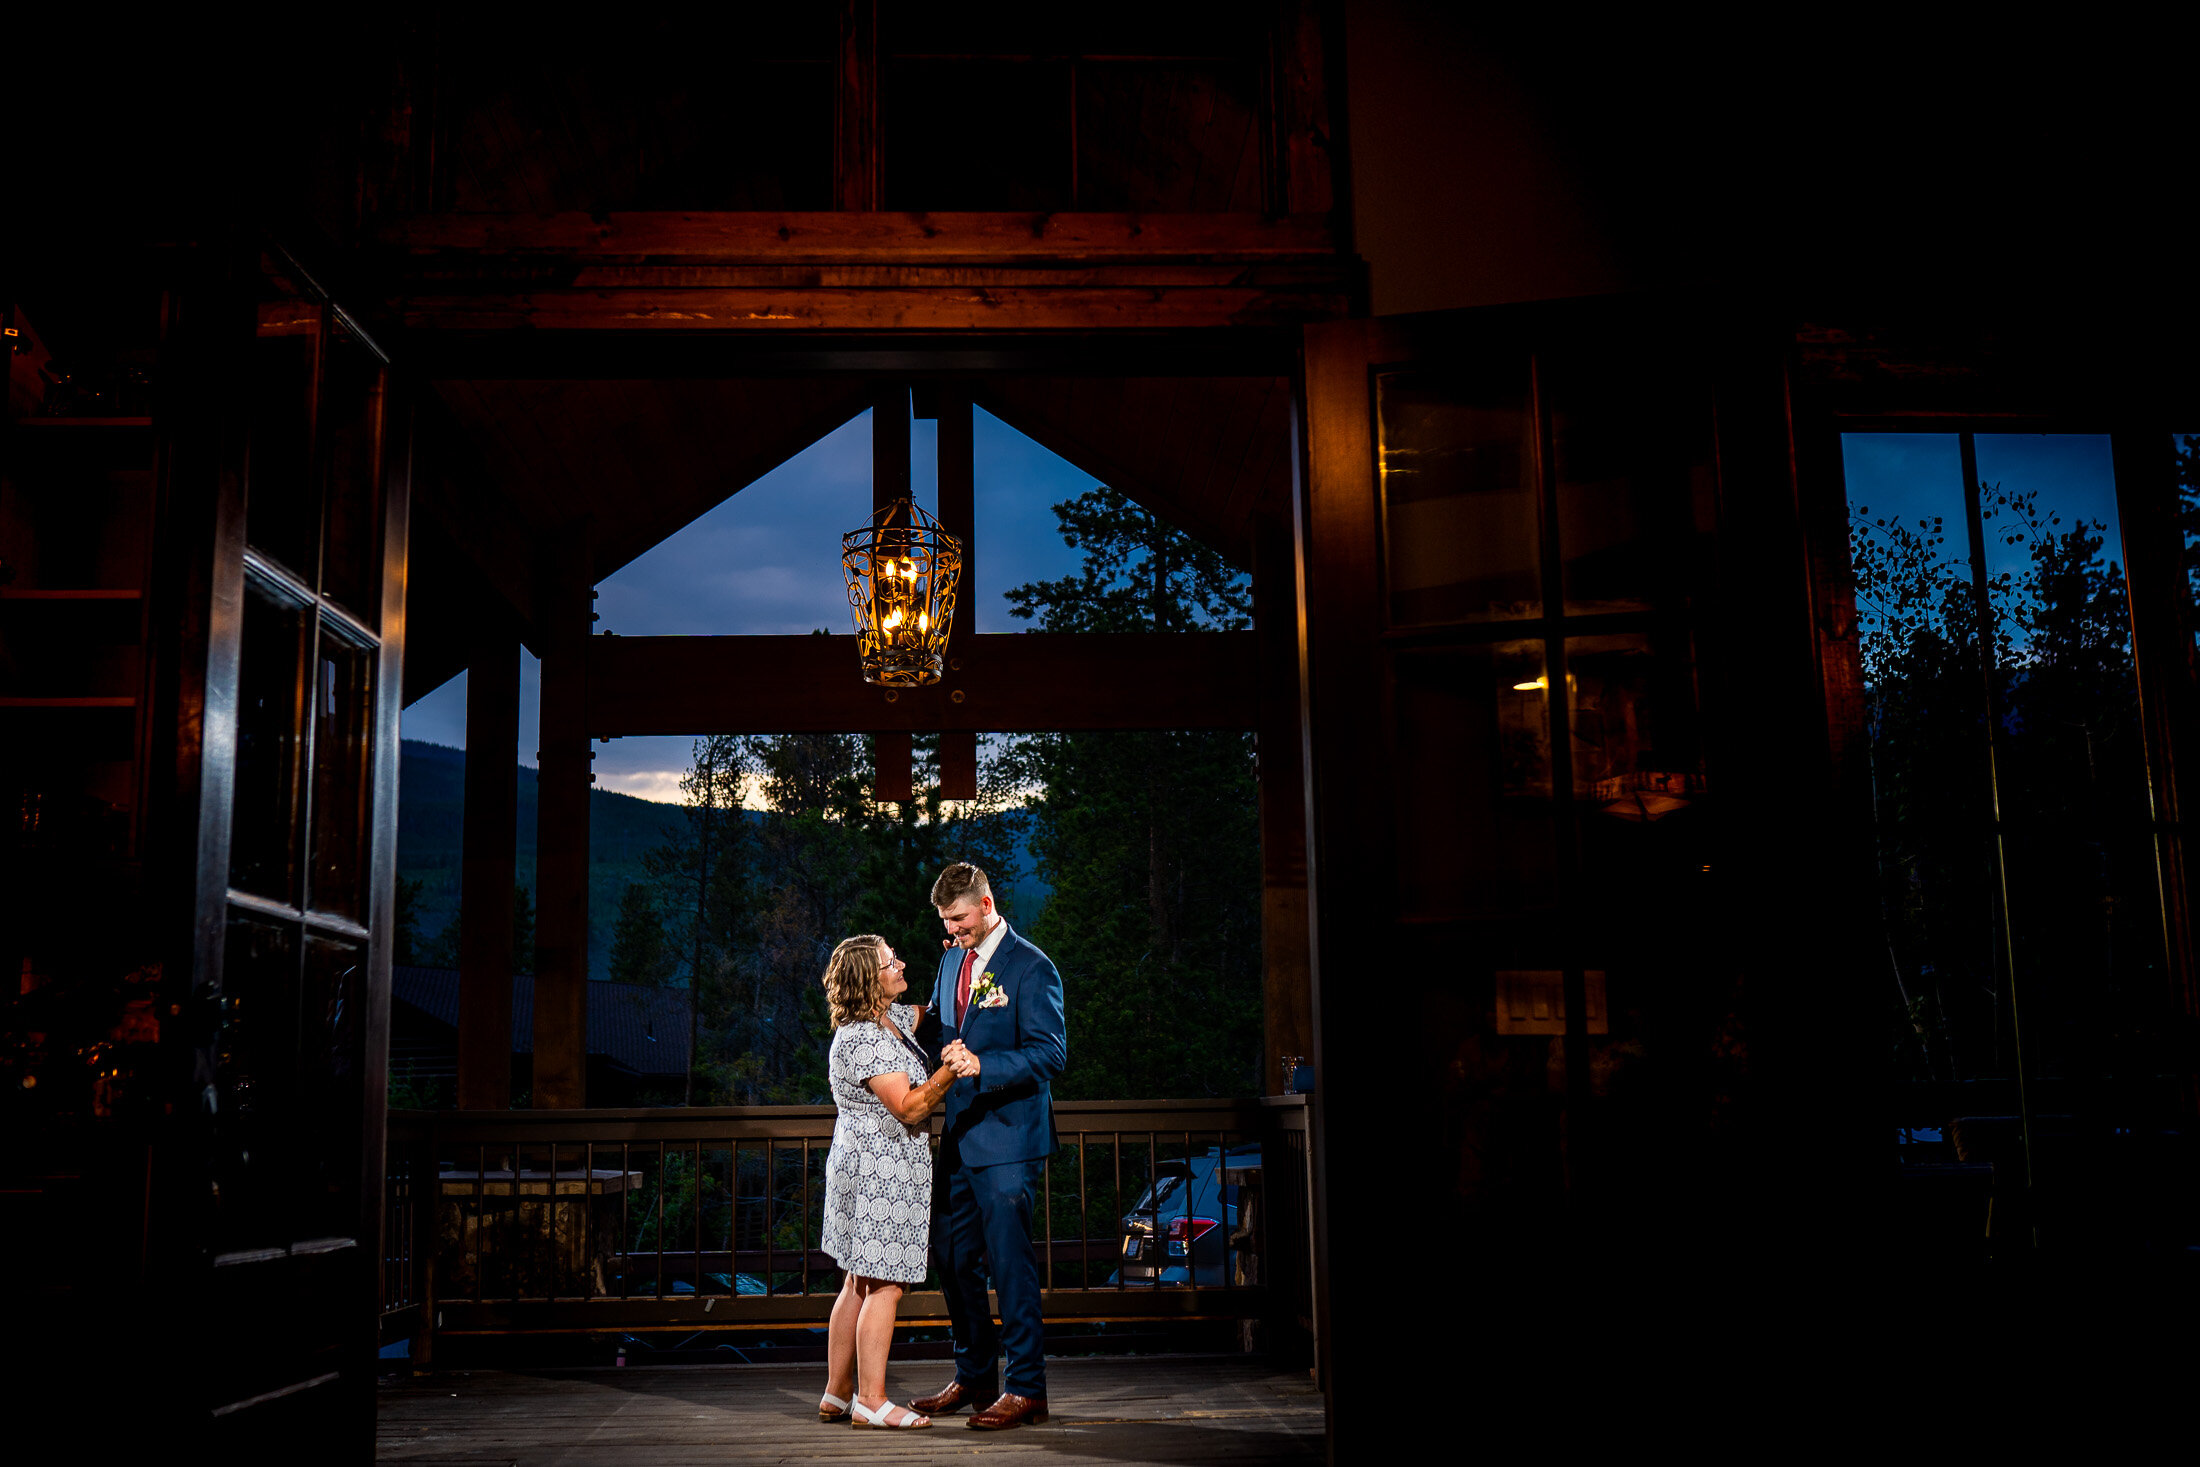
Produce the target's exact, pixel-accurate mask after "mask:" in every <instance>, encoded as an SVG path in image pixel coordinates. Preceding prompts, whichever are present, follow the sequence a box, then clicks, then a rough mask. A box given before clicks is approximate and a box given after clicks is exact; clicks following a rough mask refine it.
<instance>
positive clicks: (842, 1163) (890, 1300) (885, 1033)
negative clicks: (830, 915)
mask: <svg viewBox="0 0 2200 1467" xmlns="http://www.w3.org/2000/svg"><path fill="white" fill-rule="evenodd" d="M908 987H909V981H908V979H907V977H906V976H905V975H904V973H903V968H902V962H901V960H900V959H899V958H897V957H895V956H894V950H893V949H892V948H890V947H888V946H887V945H886V941H885V939H884V938H880V937H876V936H872V935H870V934H868V933H866V934H865V935H863V936H861V937H851V938H849V939H848V940H847V941H846V942H843V943H842V944H841V945H840V946H839V947H837V948H835V949H834V950H833V960H832V962H831V964H830V965H829V966H827V968H826V969H825V998H826V1001H827V1003H828V1004H829V1005H830V1007H831V1009H832V1019H833V1050H832V1060H831V1073H832V1086H833V1103H834V1104H835V1105H837V1106H839V1107H840V1117H839V1119H838V1120H837V1121H836V1122H834V1125H833V1145H832V1150H831V1151H830V1152H829V1153H828V1154H827V1156H826V1161H825V1236H824V1244H823V1245H824V1249H825V1251H826V1252H827V1253H829V1254H831V1255H832V1258H833V1261H834V1262H836V1263H838V1264H839V1265H840V1267H841V1269H842V1270H843V1277H842V1279H841V1285H840V1297H839V1298H838V1299H835V1300H834V1301H833V1317H832V1328H831V1330H830V1331H829V1333H828V1336H827V1344H826V1351H825V1359H826V1365H827V1376H826V1381H825V1395H824V1399H822V1400H821V1401H819V1403H818V1407H817V1415H818V1419H819V1420H820V1421H846V1420H849V1419H850V1418H851V1417H853V1418H854V1421H855V1424H856V1425H858V1426H895V1427H914V1426H930V1425H931V1424H932V1418H931V1417H929V1416H919V1415H917V1414H916V1413H915V1412H914V1411H910V1410H908V1409H907V1408H905V1407H902V1406H896V1405H895V1404H893V1403H892V1402H891V1401H889V1400H887V1399H886V1353H887V1351H888V1349H889V1348H891V1346H892V1345H893V1342H894V1315H895V1313H896V1311H897V1310H899V1308H900V1307H901V1294H902V1289H903V1287H904V1286H906V1285H908V1284H914V1283H921V1282H923V1279H924V1273H925V1262H926V1258H927V1250H928V1246H929V1244H930V1241H931V1239H930V1232H931V1222H932V1148H931V1143H930V1140H929V1138H928V1137H927V1136H926V1134H925V1131H924V1128H923V1126H922V1125H921V1124H920V1122H922V1121H923V1120H924V1118H925V1117H926V1116H929V1115H930V1114H931V1113H932V1112H933V1110H934V1109H935V1108H937V1107H938V1105H939V1103H940V1102H941V1101H942V1100H943V1099H945V1098H946V1096H947V1091H948V1087H950V1086H951V1085H953V1084H954V1083H955V1080H956V1078H957V1075H956V1069H955V1068H954V1067H948V1068H943V1069H941V1070H940V1072H939V1073H938V1074H936V1075H934V1074H931V1073H930V1066H928V1065H927V1064H926V1063H925V1059H924V1051H923V1050H922V1049H920V1048H919V1047H918V1045H917V1042H916V1039H915V1038H914V1035H915V1032H916V1027H917V1022H918V1020H919V1019H921V1018H922V1017H923V1015H924V1010H923V1009H922V1008H921V1007H912V1006H911V1005H908V1004H898V1003H895V1002H894V998H895V997H896V996H897V995H898V994H901V993H902V992H904V991H906V990H907V989H908ZM851 1396H852V1397H853V1406H852V1407H851V1404H850V1397H851Z"/></svg>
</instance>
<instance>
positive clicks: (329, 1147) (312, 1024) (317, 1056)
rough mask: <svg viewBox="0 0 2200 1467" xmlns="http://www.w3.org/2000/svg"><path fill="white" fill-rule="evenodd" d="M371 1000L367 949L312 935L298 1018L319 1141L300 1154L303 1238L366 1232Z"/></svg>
mask: <svg viewBox="0 0 2200 1467" xmlns="http://www.w3.org/2000/svg"><path fill="white" fill-rule="evenodd" d="M366 995H367V950H366V948H365V947H364V946H363V945H362V944H359V943H355V942H346V941H339V940H337V939H335V938H328V937H322V936H319V935H318V934H308V935H307V937H306V961H305V990H304V994H303V999H302V1002H301V1003H300V1005H299V1015H298V1075H299V1084H298V1105H297V1124H298V1131H299V1134H300V1135H301V1136H302V1137H309V1138H311V1143H312V1144H311V1146H310V1147H309V1148H308V1149H306V1150H305V1151H304V1152H302V1153H301V1154H300V1156H299V1168H298V1172H299V1184H300V1186H299V1198H298V1201H299V1206H300V1213H299V1217H298V1221H297V1234H298V1236H299V1237H301V1238H325V1237H350V1236H353V1235H355V1234H356V1233H357V1232H358V1230H359V1180H360V1177H359V1159H360V1149H359V1148H360V1141H361V1125H360V1121H361V1116H362V1112H361V1110H360V1104H361V1101H362V1099H363V1098H364V1086H363V1084H362V1074H361V1065H362V1063H363V1055H362V1053H361V1049H362V1046H363V1045H364V1043H365V1039H364V1033H365V1030H364V1025H363V1022H362V1019H363V1015H362V1009H363V1008H364V1006H365V1004H366Z"/></svg>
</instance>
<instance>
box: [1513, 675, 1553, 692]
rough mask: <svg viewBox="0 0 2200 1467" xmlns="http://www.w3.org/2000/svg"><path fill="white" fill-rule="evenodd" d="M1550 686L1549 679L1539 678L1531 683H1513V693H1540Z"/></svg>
mask: <svg viewBox="0 0 2200 1467" xmlns="http://www.w3.org/2000/svg"><path fill="white" fill-rule="evenodd" d="M1550 685H1551V680H1550V679H1549V678H1547V677H1539V678H1537V679H1536V680H1535V681H1534V682H1532V683H1514V684H1513V691H1514V692H1516V693H1540V692H1542V691H1543V690H1544V689H1545V688H1547V687H1549V686H1550Z"/></svg>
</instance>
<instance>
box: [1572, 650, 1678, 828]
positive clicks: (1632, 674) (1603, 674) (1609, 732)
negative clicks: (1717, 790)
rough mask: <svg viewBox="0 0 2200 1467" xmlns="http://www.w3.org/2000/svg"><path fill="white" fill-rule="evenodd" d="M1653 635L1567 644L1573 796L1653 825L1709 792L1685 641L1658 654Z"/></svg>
mask: <svg viewBox="0 0 2200 1467" xmlns="http://www.w3.org/2000/svg"><path fill="white" fill-rule="evenodd" d="M1659 640H1660V639H1659V638H1657V637H1655V636H1653V635H1651V634H1650V633H1647V632H1626V633H1620V634H1618V635H1614V636H1603V637H1569V638H1568V639H1567V641H1566V700H1567V708H1568V717H1567V722H1568V725H1569V727H1570V729H1571V731H1572V734H1573V745H1572V749H1573V773H1574V798H1575V799H1577V800H1582V801H1586V802H1588V803H1589V804H1591V805H1594V806H1595V807H1596V808H1597V809H1599V810H1601V811H1603V812H1604V813H1606V814H1609V815H1611V816H1613V817H1614V818H1616V819H1621V820H1655V819H1658V818H1659V817H1660V816H1662V815H1666V814H1670V813H1671V812H1673V811H1675V810H1678V809H1680V808H1681V807H1682V806H1684V805H1687V804H1689V803H1691V802H1693V801H1694V800H1696V799H1697V798H1699V797H1700V796H1701V795H1702V793H1703V743H1702V735H1701V731H1700V730H1699V728H1698V726H1697V717H1696V679H1695V668H1694V664H1693V659H1692V658H1691V657H1690V656H1689V650H1688V644H1687V639H1686V637H1685V636H1676V637H1675V638H1674V639H1673V640H1674V641H1675V642H1676V643H1677V645H1676V646H1674V647H1673V648H1672V649H1670V650H1669V651H1665V655H1662V656H1661V655H1660V653H1661V651H1664V650H1665V649H1661V648H1660V646H1659V645H1658V644H1659Z"/></svg>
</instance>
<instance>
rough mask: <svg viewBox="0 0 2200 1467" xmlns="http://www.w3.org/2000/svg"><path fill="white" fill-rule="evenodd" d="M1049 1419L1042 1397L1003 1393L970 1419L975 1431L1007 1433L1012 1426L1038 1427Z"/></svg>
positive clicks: (971, 1427)
mask: <svg viewBox="0 0 2200 1467" xmlns="http://www.w3.org/2000/svg"><path fill="white" fill-rule="evenodd" d="M1046 1419H1047V1403H1046V1400H1045V1398H1043V1397H1040V1396H1018V1395H1013V1394H1008V1393H1003V1395H1002V1396H1001V1398H1000V1399H999V1400H998V1401H995V1402H994V1403H993V1404H992V1405H990V1406H988V1407H986V1408H985V1409H984V1410H983V1411H980V1412H979V1413H978V1414H977V1415H975V1416H973V1417H971V1418H970V1422H969V1425H970V1429H971V1430H973V1431H1006V1430H1008V1429H1009V1428H1010V1427H1012V1426H1036V1425H1038V1424H1039V1423H1040V1422H1042V1421H1044V1420H1046Z"/></svg>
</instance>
